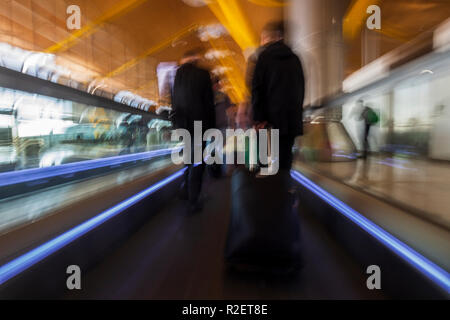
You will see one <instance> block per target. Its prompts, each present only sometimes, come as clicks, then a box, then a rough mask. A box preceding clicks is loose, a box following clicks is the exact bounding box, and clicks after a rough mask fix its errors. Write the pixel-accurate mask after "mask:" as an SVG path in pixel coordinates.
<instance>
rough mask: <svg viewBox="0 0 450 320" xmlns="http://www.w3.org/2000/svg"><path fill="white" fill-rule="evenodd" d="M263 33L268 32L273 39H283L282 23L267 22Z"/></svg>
mask: <svg viewBox="0 0 450 320" xmlns="http://www.w3.org/2000/svg"><path fill="white" fill-rule="evenodd" d="M263 31H264V32H268V33H270V34H271V35H273V36H275V37H279V38H284V33H285V29H284V21H282V20H280V21H272V22H269V23H267V24H266V25H265V26H264V28H263Z"/></svg>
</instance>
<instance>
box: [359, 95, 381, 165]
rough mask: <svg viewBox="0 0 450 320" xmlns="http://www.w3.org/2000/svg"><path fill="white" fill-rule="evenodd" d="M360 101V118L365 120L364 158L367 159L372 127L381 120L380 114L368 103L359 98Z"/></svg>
mask: <svg viewBox="0 0 450 320" xmlns="http://www.w3.org/2000/svg"><path fill="white" fill-rule="evenodd" d="M358 103H359V104H360V106H361V107H362V112H361V117H360V119H361V120H362V121H364V132H363V155H362V157H363V159H367V155H368V153H369V150H370V147H369V134H370V128H371V127H372V126H373V125H375V124H377V123H378V121H379V118H378V114H377V113H376V112H375V111H374V110H373V109H372V108H371V107H369V106H368V105H364V102H363V101H362V100H359V101H358Z"/></svg>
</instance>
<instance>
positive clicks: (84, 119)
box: [0, 88, 171, 171]
mask: <svg viewBox="0 0 450 320" xmlns="http://www.w3.org/2000/svg"><path fill="white" fill-rule="evenodd" d="M170 127H171V123H170V122H169V121H164V120H159V119H151V118H150V117H143V116H141V115H135V114H131V113H121V112H117V111H113V110H109V109H104V108H99V107H95V106H88V105H84V104H80V103H76V102H72V101H66V100H61V99H55V98H51V97H46V96H41V95H37V94H30V93H25V92H21V91H17V90H10V89H6V88H0V171H11V170H21V169H26V168H35V167H48V166H55V165H61V164H64V163H70V162H77V161H83V160H90V159H97V158H104V157H109V156H115V155H122V154H128V153H138V152H144V151H150V150H155V149H160V148H164V147H167V146H168V145H170V144H171V142H170V134H168V132H170V131H169V130H170Z"/></svg>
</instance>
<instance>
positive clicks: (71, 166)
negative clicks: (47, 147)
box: [0, 148, 181, 187]
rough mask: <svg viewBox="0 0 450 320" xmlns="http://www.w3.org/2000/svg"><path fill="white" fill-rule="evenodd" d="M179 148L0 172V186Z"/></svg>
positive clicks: (150, 155)
mask: <svg viewBox="0 0 450 320" xmlns="http://www.w3.org/2000/svg"><path fill="white" fill-rule="evenodd" d="M179 149H181V148H169V149H161V150H153V151H148V152H141V153H135V154H127V155H122V156H114V157H108V158H101V159H94V160H86V161H81V162H75V163H66V164H62V165H59V166H54V167H47V168H34V169H25V170H20V171H12V172H4V173H0V187H4V186H8V185H12V184H17V183H23V182H29V181H35V180H39V179H45V178H52V177H56V176H61V175H66V174H72V173H76V172H81V171H86V170H91V169H98V168H102V167H111V166H115V165H120V164H123V163H127V162H133V161H141V160H149V159H152V158H154V157H159V156H163V155H167V154H170V153H172V152H175V151H177V150H179Z"/></svg>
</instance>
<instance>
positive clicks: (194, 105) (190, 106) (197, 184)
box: [172, 49, 215, 213]
mask: <svg viewBox="0 0 450 320" xmlns="http://www.w3.org/2000/svg"><path fill="white" fill-rule="evenodd" d="M201 58H202V51H201V50H200V49H194V50H190V51H188V52H186V53H185V54H184V56H183V58H182V60H181V61H180V64H181V66H180V67H179V68H178V70H177V73H176V76H175V82H174V86H173V96H172V99H173V100H172V103H173V104H172V107H173V111H174V125H175V128H182V129H186V130H188V131H189V133H190V134H191V138H192V140H191V164H189V165H187V170H186V171H185V179H184V183H183V185H182V190H181V193H182V195H181V196H182V197H183V198H186V199H188V200H189V208H188V211H189V212H190V213H193V212H196V211H199V210H201V209H202V203H201V202H200V201H199V195H200V191H201V187H202V178H203V170H204V162H203V159H202V163H201V164H199V165H197V166H195V165H194V147H195V146H194V121H201V122H202V129H203V132H205V131H206V130H208V129H211V128H214V127H215V106H214V94H213V89H212V83H211V77H210V75H209V72H208V71H206V70H205V69H202V68H200V67H199V66H198V65H199V63H200V60H201ZM201 147H202V150H204V147H205V145H204V143H203V145H202V146H201Z"/></svg>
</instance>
